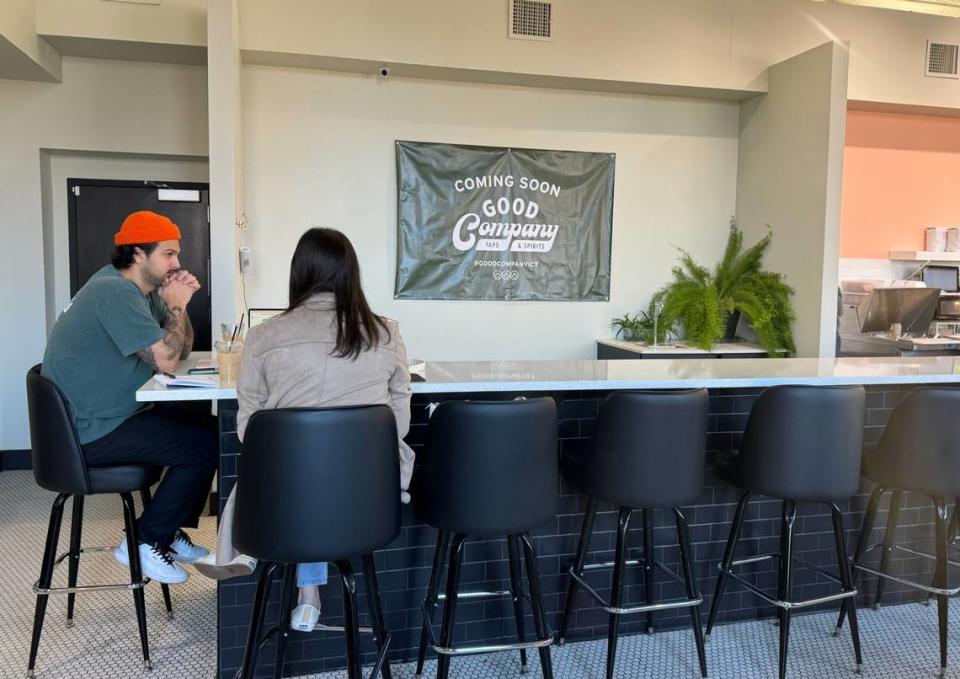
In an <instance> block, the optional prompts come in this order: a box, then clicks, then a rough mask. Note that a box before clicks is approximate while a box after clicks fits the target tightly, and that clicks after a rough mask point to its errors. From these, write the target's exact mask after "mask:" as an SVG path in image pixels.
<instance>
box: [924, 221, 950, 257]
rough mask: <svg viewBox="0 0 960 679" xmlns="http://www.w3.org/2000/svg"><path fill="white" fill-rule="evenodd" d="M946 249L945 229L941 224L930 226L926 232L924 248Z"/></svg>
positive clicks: (931, 250)
mask: <svg viewBox="0 0 960 679" xmlns="http://www.w3.org/2000/svg"><path fill="white" fill-rule="evenodd" d="M946 249H947V230H946V229H945V228H943V227H941V226H931V227H930V228H928V229H927V232H926V241H925V247H924V250H926V251H927V252H943V251H944V250H946Z"/></svg>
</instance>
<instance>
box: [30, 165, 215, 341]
mask: <svg viewBox="0 0 960 679" xmlns="http://www.w3.org/2000/svg"><path fill="white" fill-rule="evenodd" d="M44 153H45V155H46V156H47V157H46V158H44V159H42V165H47V166H49V171H43V170H42V171H41V175H42V181H43V183H44V187H43V189H44V196H47V195H49V201H50V206H49V215H50V217H49V219H50V223H49V224H48V223H47V218H46V217H45V218H44V239H43V252H44V255H43V260H44V277H45V282H46V290H47V299H46V323H47V330H48V331H49V329H50V328H51V327H53V323H54V321H56V318H57V314H59V313H60V311H61V310H62V309H63V308H64V307H65V306H66V305H67V302H69V301H70V252H69V245H70V231H69V225H70V223H69V205H70V201H69V196H68V193H67V180H68V179H122V180H134V181H140V180H147V181H156V182H202V183H205V182H206V181H207V180H208V171H207V159H206V158H163V157H157V156H154V157H147V158H144V157H138V156H135V155H131V154H107V153H62V152H58V151H45V152H44ZM46 201H47V199H46V197H45V198H44V202H45V203H46ZM46 207H47V206H46V205H44V208H45V210H44V211H45V212H46V211H47V210H46ZM104 263H106V262H104Z"/></svg>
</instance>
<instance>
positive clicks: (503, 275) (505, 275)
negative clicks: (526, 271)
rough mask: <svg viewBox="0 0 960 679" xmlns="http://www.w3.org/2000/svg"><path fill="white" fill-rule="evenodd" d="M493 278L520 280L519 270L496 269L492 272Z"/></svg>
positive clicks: (497, 279) (498, 279)
mask: <svg viewBox="0 0 960 679" xmlns="http://www.w3.org/2000/svg"><path fill="white" fill-rule="evenodd" d="M493 279H494V280H496V281H518V280H520V272H519V271H500V270H499V269H497V270H496V271H494V272H493Z"/></svg>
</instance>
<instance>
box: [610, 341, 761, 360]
mask: <svg viewBox="0 0 960 679" xmlns="http://www.w3.org/2000/svg"><path fill="white" fill-rule="evenodd" d="M597 344H603V345H606V346H608V347H615V348H617V349H623V350H625V351H633V352H635V353H638V354H658V355H665V356H669V355H670V354H759V353H763V354H766V353H767V352H766V350H765V349H764V348H763V347H761V346H760V345H759V344H753V343H751V342H726V343H725V342H718V343H717V344H714V345H713V348H712V349H710V351H707V350H705V349H699V348H697V347H691V346H689V345H687V344H683V343H682V342H672V341H671V342H666V343H664V344H662V345H660V346H658V347H656V348H654V347H653V345H651V344H647V343H646V342H628V341H627V340H620V339H598V340H597Z"/></svg>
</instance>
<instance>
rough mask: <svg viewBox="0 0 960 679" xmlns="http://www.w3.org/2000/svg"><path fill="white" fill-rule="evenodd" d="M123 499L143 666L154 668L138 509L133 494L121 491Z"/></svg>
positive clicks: (131, 583) (131, 582) (131, 580)
mask: <svg viewBox="0 0 960 679" xmlns="http://www.w3.org/2000/svg"><path fill="white" fill-rule="evenodd" d="M120 499H121V500H123V519H124V522H125V523H126V528H127V553H128V554H129V556H130V585H131V587H132V589H133V605H134V607H135V608H136V609H137V628H138V629H139V631H140V648H141V650H142V651H143V666H144V667H145V668H147V669H148V670H150V669H152V668H153V665H152V663H151V662H150V645H149V643H148V641H147V605H146V601H145V600H144V595H143V584H144V583H143V571H142V570H141V567H140V540H138V539H137V509H136V507H135V506H134V504H133V495H131V494H130V493H120Z"/></svg>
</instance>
